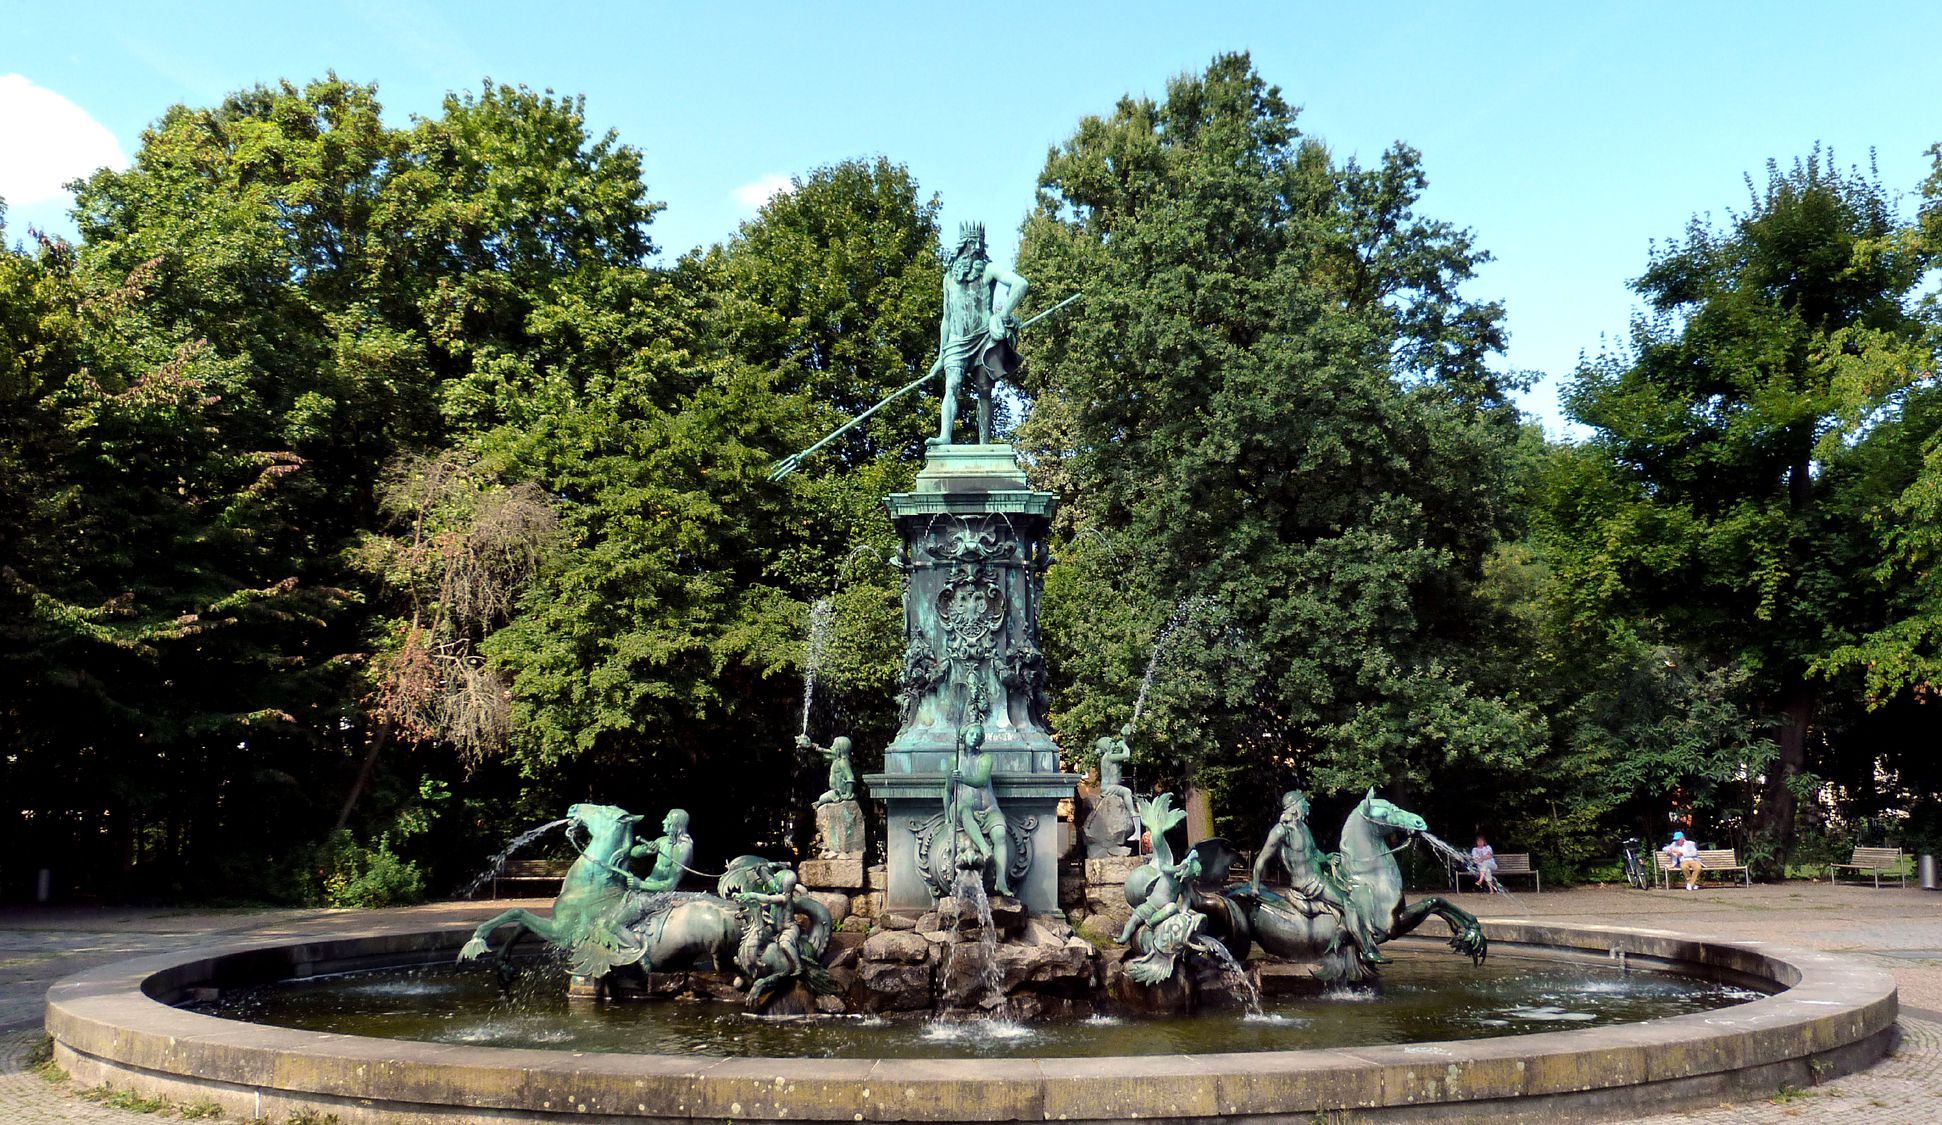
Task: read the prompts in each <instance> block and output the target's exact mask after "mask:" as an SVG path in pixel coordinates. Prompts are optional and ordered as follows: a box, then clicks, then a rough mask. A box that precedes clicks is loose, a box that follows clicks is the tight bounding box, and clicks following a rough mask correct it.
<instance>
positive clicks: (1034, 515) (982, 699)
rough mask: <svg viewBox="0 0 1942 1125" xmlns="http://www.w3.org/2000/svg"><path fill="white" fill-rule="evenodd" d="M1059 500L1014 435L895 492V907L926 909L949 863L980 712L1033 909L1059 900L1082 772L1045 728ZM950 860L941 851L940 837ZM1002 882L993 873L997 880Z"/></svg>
mask: <svg viewBox="0 0 1942 1125" xmlns="http://www.w3.org/2000/svg"><path fill="white" fill-rule="evenodd" d="M1056 503H1057V498H1056V497H1054V496H1053V495H1052V494H1051V493H1049V492H1037V491H1034V490H1032V489H1031V487H1030V486H1029V485H1027V483H1026V481H1025V474H1024V472H1023V471H1022V470H1021V469H1020V468H1019V467H1018V461H1017V458H1016V457H1015V456H1013V454H1012V450H1011V447H1010V446H1007V445H952V446H943V447H939V448H936V449H933V450H932V451H931V453H930V456H929V458H928V459H927V460H926V462H925V465H924V470H923V471H922V472H920V473H919V474H918V475H917V484H916V488H915V489H914V490H912V491H910V492H901V493H895V494H893V495H891V496H890V497H888V498H887V500H886V504H887V506H888V508H889V510H890V518H891V521H892V522H893V523H895V524H896V525H897V531H898V534H899V535H900V537H901V538H902V541H903V546H902V549H901V550H900V551H899V553H898V558H897V561H898V565H899V568H900V569H901V570H902V572H903V588H904V641H905V647H904V668H903V676H902V679H901V682H900V685H899V686H900V690H899V692H898V696H897V701H898V705H899V706H900V707H901V708H902V712H903V714H902V720H903V721H902V725H901V727H900V729H899V730H898V732H897V737H896V738H895V739H894V740H893V741H892V742H891V744H890V746H889V748H888V749H886V750H885V751H884V762H883V772H882V773H880V774H872V775H871V776H869V777H867V778H865V780H866V781H867V782H868V783H869V785H870V792H871V795H872V796H874V797H879V798H882V799H883V801H884V803H885V805H886V806H887V808H888V810H889V823H888V825H887V831H886V833H885V836H884V841H885V852H886V855H887V857H888V861H889V862H888V866H889V877H888V886H887V887H886V888H885V891H886V893H885V907H886V908H887V909H889V910H923V909H927V908H928V907H929V905H930V903H931V902H932V901H933V900H934V898H935V897H936V896H937V895H938V894H939V893H941V889H940V888H939V886H938V882H939V879H938V877H937V875H936V872H937V871H938V870H939V869H940V868H941V869H942V870H944V871H948V870H949V861H948V846H949V845H948V841H949V840H950V838H951V828H950V827H949V826H947V825H945V824H944V796H945V784H944V782H945V778H946V776H947V773H948V771H949V770H950V769H951V765H952V762H953V758H954V755H955V751H956V745H957V736H958V731H959V730H960V729H961V728H962V727H964V726H965V725H966V724H968V723H974V722H975V723H977V724H979V725H980V726H981V727H982V728H983V730H984V735H985V743H984V750H985V752H986V753H988V754H989V755H990V756H991V759H992V763H993V786H992V791H993V793H994V794H995V795H996V797H997V801H998V806H999V808H1000V810H1001V811H1002V812H1003V813H1004V816H1005V821H1006V830H1007V832H1008V833H1009V834H1010V837H1011V841H1010V842H1011V852H1012V854H1011V855H1009V856H1006V857H1001V858H1002V859H1003V860H1004V861H1005V862H1006V864H1007V866H1008V868H1009V872H1010V875H1011V884H1012V889H1013V892H1014V893H1015V895H1016V896H1017V897H1018V899H1019V900H1020V901H1022V902H1023V903H1024V904H1025V906H1026V907H1027V909H1029V910H1032V911H1033V912H1050V911H1055V910H1057V909H1058V854H1059V836H1058V832H1059V824H1058V805H1059V802H1060V801H1061V800H1064V799H1067V798H1070V797H1071V796H1072V793H1073V785H1074V781H1075V780H1076V779H1075V778H1074V777H1073V776H1072V775H1070V774H1066V773H1062V772H1060V770H1059V751H1058V747H1057V745H1055V744H1054V743H1053V741H1052V736H1051V733H1050V732H1049V730H1048V729H1047V728H1046V723H1045V714H1046V698H1045V658H1044V654H1043V652H1042V650H1041V649H1040V647H1039V643H1038V640H1039V634H1038V606H1039V597H1040V595H1041V593H1042V591H1043V584H1044V575H1045V567H1046V566H1047V565H1048V563H1049V562H1050V554H1049V552H1048V550H1047V547H1046V535H1047V533H1048V531H1049V530H1050V525H1051V518H1052V511H1053V509H1054V507H1055V506H1056ZM934 842H935V843H936V844H937V845H938V849H940V850H939V853H938V855H939V857H943V858H941V860H940V859H939V858H934V857H933V848H932V845H933V843H934ZM987 881H988V882H989V880H987Z"/></svg>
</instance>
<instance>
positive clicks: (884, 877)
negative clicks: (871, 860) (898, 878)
mask: <svg viewBox="0 0 1942 1125" xmlns="http://www.w3.org/2000/svg"><path fill="white" fill-rule="evenodd" d="M863 885H864V886H866V887H868V888H869V889H871V890H873V891H887V890H889V889H890V869H889V868H888V867H885V866H884V865H883V864H881V863H879V864H877V865H876V866H875V867H872V868H869V869H867V870H865V871H864V872H863Z"/></svg>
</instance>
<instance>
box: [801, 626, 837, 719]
mask: <svg viewBox="0 0 1942 1125" xmlns="http://www.w3.org/2000/svg"><path fill="white" fill-rule="evenodd" d="M835 611H836V607H835V605H834V604H832V603H831V602H830V600H829V599H828V598H817V599H816V604H815V605H812V606H810V607H809V654H808V655H807V656H806V657H804V659H803V664H802V733H803V734H805V735H807V734H808V733H809V705H810V703H811V702H812V701H813V700H814V699H815V698H816V672H817V670H818V669H819V668H820V667H821V666H822V663H823V652H824V651H825V650H826V649H828V648H829V623H830V619H831V618H832V617H834V616H835Z"/></svg>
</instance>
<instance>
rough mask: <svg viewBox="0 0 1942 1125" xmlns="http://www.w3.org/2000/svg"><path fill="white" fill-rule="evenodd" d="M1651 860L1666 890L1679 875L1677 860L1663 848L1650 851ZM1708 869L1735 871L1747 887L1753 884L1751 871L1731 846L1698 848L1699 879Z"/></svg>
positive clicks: (1729, 872)
mask: <svg viewBox="0 0 1942 1125" xmlns="http://www.w3.org/2000/svg"><path fill="white" fill-rule="evenodd" d="M1652 862H1653V865H1654V869H1655V870H1657V871H1658V873H1659V882H1660V884H1661V885H1662V886H1664V887H1665V888H1666V889H1667V890H1671V889H1672V880H1673V879H1674V878H1677V877H1679V861H1678V860H1676V859H1674V858H1672V857H1671V856H1669V855H1667V854H1666V853H1665V852H1664V850H1659V851H1655V852H1653V853H1652ZM1709 871H1724V872H1726V873H1727V874H1729V875H1730V874H1732V873H1733V872H1735V871H1737V872H1739V873H1740V880H1741V881H1742V882H1744V883H1745V884H1746V885H1747V886H1749V887H1751V886H1752V885H1753V874H1752V872H1750V871H1748V870H1747V868H1746V864H1744V863H1741V862H1740V857H1739V854H1738V853H1737V852H1735V851H1734V850H1733V849H1732V848H1710V849H1709V848H1701V849H1699V877H1700V879H1701V880H1704V879H1705V878H1706V873H1707V872H1709Z"/></svg>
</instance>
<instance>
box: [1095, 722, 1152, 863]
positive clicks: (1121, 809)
mask: <svg viewBox="0 0 1942 1125" xmlns="http://www.w3.org/2000/svg"><path fill="white" fill-rule="evenodd" d="M1132 733H1133V725H1132V724H1131V723H1128V724H1126V725H1125V726H1123V727H1121V728H1120V730H1119V737H1118V738H1101V739H1099V740H1098V741H1097V742H1095V743H1093V753H1094V754H1095V755H1097V756H1098V759H1099V795H1098V796H1096V797H1094V798H1093V799H1092V802H1091V806H1090V808H1089V809H1088V811H1087V813H1086V822H1085V834H1086V856H1087V858H1089V859H1100V858H1103V857H1106V856H1122V855H1125V854H1127V853H1128V852H1130V851H1132V850H1133V849H1132V845H1134V844H1137V843H1138V842H1139V838H1140V820H1139V806H1138V805H1137V804H1135V803H1134V798H1133V791H1132V789H1130V788H1128V787H1127V785H1126V782H1125V778H1124V776H1123V775H1122V773H1121V767H1123V766H1124V765H1125V764H1126V762H1127V761H1129V760H1130V759H1131V758H1132V757H1133V751H1132V749H1131V748H1130V747H1129V746H1128V745H1127V744H1126V740H1127V739H1128V738H1129V737H1131V736H1132Z"/></svg>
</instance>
